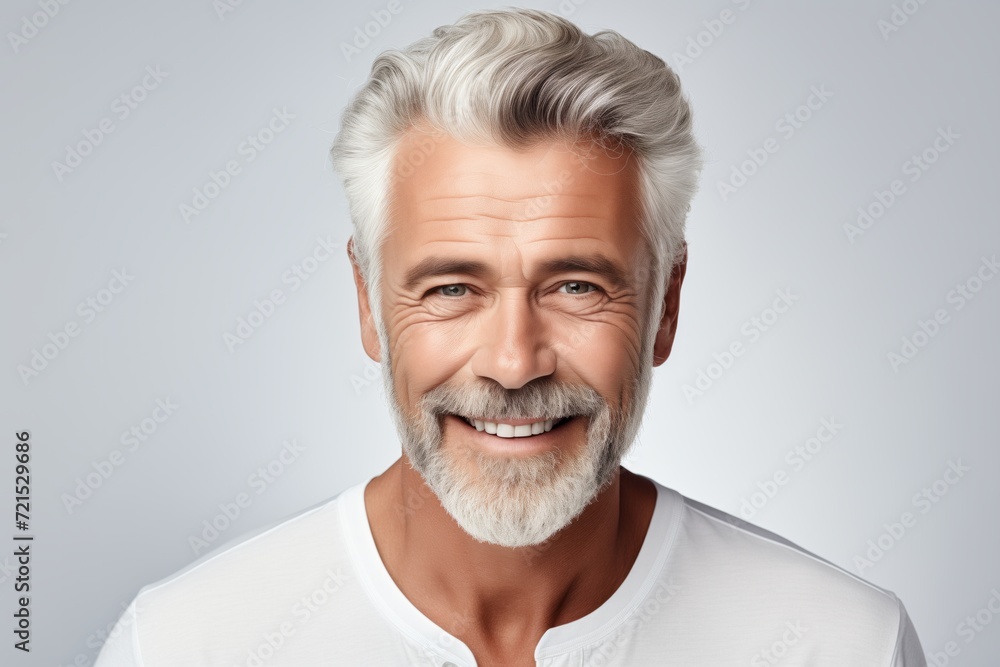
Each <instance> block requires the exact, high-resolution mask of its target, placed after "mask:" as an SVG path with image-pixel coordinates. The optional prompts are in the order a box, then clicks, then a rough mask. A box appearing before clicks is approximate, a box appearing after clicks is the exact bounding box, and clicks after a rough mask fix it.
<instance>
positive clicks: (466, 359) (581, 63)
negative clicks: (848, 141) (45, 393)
mask: <svg viewBox="0 0 1000 667" xmlns="http://www.w3.org/2000/svg"><path fill="white" fill-rule="evenodd" d="M333 158H334V165H335V167H336V169H337V170H338V172H339V174H340V175H341V177H342V178H343V181H344V185H345V188H346V191H347V194H348V198H349V202H350V206H351V214H352V218H353V221H354V224H355V234H354V235H353V237H352V239H351V241H350V243H349V244H348V253H349V256H350V259H351V262H352V265H353V270H354V280H355V284H356V287H357V293H358V303H359V312H360V319H361V336H362V341H363V344H364V349H365V351H366V352H367V354H368V355H369V356H370V357H371V358H372V359H374V360H376V361H378V362H380V363H381V367H382V369H383V376H384V381H385V387H386V390H387V391H386V394H387V397H388V400H389V403H390V408H391V410H392V414H393V417H394V419H395V423H396V426H397V429H398V432H399V435H400V439H401V445H402V456H401V457H400V459H399V460H397V461H396V463H394V464H393V465H392V466H390V467H389V469H388V470H386V471H384V472H383V473H382V474H380V475H378V476H375V477H374V478H372V479H370V480H366V481H365V482H363V483H359V484H357V485H356V486H354V487H352V488H349V489H347V490H346V491H344V492H343V493H341V494H340V495H338V496H337V497H335V498H333V499H332V500H329V501H326V502H324V503H323V504H321V505H320V506H317V507H314V508H312V509H310V510H308V511H306V512H303V513H300V514H298V515H296V516H294V517H292V518H290V519H286V520H284V521H282V522H280V523H279V524H277V525H275V526H272V527H269V528H268V529H266V530H263V531H261V532H259V533H257V534H256V535H253V536H252V537H250V538H247V539H243V540H241V541H239V542H238V543H236V544H234V545H229V546H227V547H225V548H224V549H221V550H219V551H217V552H215V553H213V554H210V555H209V556H207V557H205V558H203V559H201V560H200V561H198V562H196V563H195V564H193V565H192V566H191V567H189V568H188V569H186V570H184V571H182V572H181V573H179V574H177V575H175V576H174V577H172V578H170V579H167V580H165V581H163V582H159V583H157V584H154V585H151V586H147V587H145V588H144V589H142V591H140V593H139V595H138V596H137V597H136V599H135V600H134V602H133V604H132V605H131V607H130V608H129V609H128V610H127V611H126V613H125V614H124V615H123V617H122V619H121V620H120V622H119V627H118V630H117V632H116V634H115V635H114V638H113V639H112V640H111V641H109V643H108V644H107V645H106V647H105V648H104V650H103V652H102V655H101V658H100V660H99V662H98V664H99V665H100V666H101V667H111V666H113V665H138V664H146V665H196V664H198V665H200V664H206V665H207V664H219V665H247V666H251V665H319V664H325V665H352V666H353V665H429V666H430V665H432V666H434V667H448V666H451V667H456V666H461V667H471V666H473V665H480V666H483V667H485V666H487V665H489V666H500V665H504V666H509V665H516V666H523V665H538V666H544V667H564V666H565V667H568V666H570V665H572V666H574V667H576V666H580V665H595V666H596V665H747V664H749V665H751V666H757V665H776V664H781V665H813V666H815V665H830V666H837V667H844V666H846V665H852V666H854V665H871V666H873V667H875V666H878V667H890V666H897V667H898V666H901V665H906V666H908V667H912V666H916V665H924V664H925V662H924V659H923V657H922V651H921V648H920V643H919V641H918V639H917V636H916V633H915V631H914V628H913V625H912V624H911V622H910V620H909V618H908V616H907V613H906V611H905V609H904V607H903V605H902V603H901V602H900V601H899V600H898V599H897V598H896V597H895V596H894V595H893V594H892V593H890V592H888V591H885V590H882V589H879V588H877V587H875V586H873V585H871V584H869V583H867V582H865V581H862V580H861V579H858V578H857V577H855V576H853V575H851V574H849V573H847V572H846V571H844V570H842V569H840V568H838V567H836V566H834V565H832V564H830V563H828V562H826V561H824V560H822V559H820V558H818V557H816V556H814V555H812V554H809V553H808V552H806V551H804V550H802V549H801V548H799V547H797V546H796V545H794V544H792V543H790V542H788V541H786V540H784V539H782V538H781V537H779V536H777V535H774V534H771V533H768V532H766V531H764V530H761V529H760V528H757V527H755V526H753V525H750V524H747V523H745V522H743V521H741V520H739V519H736V518H734V517H731V516H729V515H726V514H724V513H722V512H720V511H718V510H715V509H713V508H711V507H707V506H705V505H702V504H700V503H698V502H695V501H693V500H690V499H687V498H685V497H683V496H682V495H680V494H679V493H677V492H676V491H673V490H671V489H668V488H666V487H664V486H662V485H661V484H659V483H658V482H656V481H654V480H651V479H648V478H646V477H643V476H640V475H637V474H635V473H632V472H629V471H627V470H625V469H624V468H622V467H621V465H620V463H621V460H622V457H623V456H624V455H625V453H626V452H627V451H628V449H629V447H630V446H631V445H632V443H633V441H634V440H635V438H636V434H637V432H638V429H639V425H640V423H641V420H642V415H643V412H644V410H645V406H646V399H647V396H648V393H649V388H650V380H651V377H652V369H653V367H654V366H658V365H660V364H662V363H663V362H664V361H665V360H666V359H667V357H668V356H669V355H670V350H671V345H672V343H673V338H674V332H675V331H676V327H677V317H678V307H679V298H680V289H681V283H682V281H683V279H684V272H685V266H686V261H687V255H686V245H685V243H684V238H683V230H684V220H685V217H686V214H687V211H688V208H689V205H690V201H691V198H692V196H693V194H694V192H695V189H696V187H697V174H698V172H699V170H700V166H701V161H700V160H701V158H700V151H699V148H698V146H697V144H696V142H695V141H694V139H693V136H692V131H691V112H690V109H689V107H688V104H687V102H686V101H685V100H684V98H683V97H682V95H681V91H680V86H679V83H678V80H677V77H676V76H675V74H674V73H673V72H672V71H671V70H670V69H669V68H668V67H667V66H666V65H665V64H664V63H663V61H662V60H660V59H659V58H657V57H655V56H653V55H651V54H650V53H648V52H646V51H644V50H642V49H640V48H638V47H636V46H635V45H634V44H632V43H631V42H629V41H628V40H626V39H624V38H623V37H622V36H620V35H618V34H617V33H614V32H610V31H606V32H601V33H597V34H595V35H586V34H583V33H582V32H580V30H579V29H578V28H576V27H575V26H574V25H573V24H571V23H569V22H568V21H566V20H564V19H561V18H559V17H556V16H554V15H551V14H548V13H545V12H540V11H532V10H505V11H484V12H476V13H472V14H469V15H467V16H465V17H464V18H463V19H462V20H460V21H459V22H458V23H456V24H455V25H451V26H445V27H442V28H438V29H437V30H435V31H434V34H433V37H430V38H427V39H424V40H421V41H418V42H416V43H415V44H413V45H412V46H410V47H409V48H408V49H406V50H403V51H390V52H387V53H384V54H382V55H381V56H379V57H378V59H377V60H376V62H375V64H374V66H373V68H372V72H371V77H370V79H369V81H368V82H367V83H366V85H365V86H364V87H363V88H362V89H361V91H360V92H359V93H358V94H357V96H356V97H355V99H354V100H353V101H352V103H351V104H350V106H349V108H348V109H347V111H346V113H345V115H344V119H343V126H342V129H341V132H340V134H339V135H338V137H337V139H336V142H335V144H334V147H333ZM352 446H359V445H358V444H357V443H355V444H354V445H352Z"/></svg>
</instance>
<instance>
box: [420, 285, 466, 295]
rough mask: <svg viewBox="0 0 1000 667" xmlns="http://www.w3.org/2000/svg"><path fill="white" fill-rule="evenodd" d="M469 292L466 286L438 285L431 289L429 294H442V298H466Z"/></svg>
mask: <svg viewBox="0 0 1000 667" xmlns="http://www.w3.org/2000/svg"><path fill="white" fill-rule="evenodd" d="M468 291H469V288H468V287H467V286H466V285H463V284H461V283H453V284H451V285H438V286H437V287H435V288H433V289H431V290H430V291H429V292H427V293H428V294H440V295H441V296H465V295H466V293H467V292H468Z"/></svg>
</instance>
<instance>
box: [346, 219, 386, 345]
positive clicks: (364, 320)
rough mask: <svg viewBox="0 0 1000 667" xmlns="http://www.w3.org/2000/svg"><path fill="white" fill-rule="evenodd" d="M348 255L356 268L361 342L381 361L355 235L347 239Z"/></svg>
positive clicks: (354, 268)
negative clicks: (355, 246)
mask: <svg viewBox="0 0 1000 667" xmlns="http://www.w3.org/2000/svg"><path fill="white" fill-rule="evenodd" d="M347 257H348V258H349V259H350V260H351V268H352V269H353V270H354V286H355V287H356V288H357V290H358V319H360V320H361V344H362V345H363V346H364V348H365V353H366V354H367V355H368V356H369V357H371V358H372V360H374V361H376V362H378V363H381V361H382V350H381V348H380V347H379V342H378V332H377V331H376V330H375V320H374V319H373V318H372V309H371V302H370V301H369V300H368V287H367V286H366V285H365V280H364V278H362V277H361V268H360V267H359V266H358V263H357V261H356V260H355V259H354V237H353V236H352V237H351V238H349V239H348V240H347Z"/></svg>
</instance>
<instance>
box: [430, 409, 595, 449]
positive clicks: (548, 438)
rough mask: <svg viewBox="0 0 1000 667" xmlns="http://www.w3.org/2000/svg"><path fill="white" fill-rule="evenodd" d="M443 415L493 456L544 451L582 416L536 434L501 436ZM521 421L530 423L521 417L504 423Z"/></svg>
mask: <svg viewBox="0 0 1000 667" xmlns="http://www.w3.org/2000/svg"><path fill="white" fill-rule="evenodd" d="M444 417H445V420H446V422H448V423H450V424H452V428H454V429H460V430H462V431H461V432H463V437H467V438H469V439H470V440H471V441H472V442H474V443H475V444H476V445H477V446H478V447H481V448H482V449H484V450H486V451H487V452H488V453H490V454H492V455H494V456H531V455H533V454H541V453H543V452H546V451H548V450H550V449H552V448H553V447H557V446H558V445H559V443H560V442H563V441H564V439H565V436H566V434H568V433H569V432H570V431H571V430H575V428H576V426H577V425H578V422H580V421H581V419H582V418H583V417H582V415H577V416H576V417H571V418H570V419H567V420H566V421H565V422H563V423H562V424H559V425H558V426H554V427H553V428H552V430H551V431H546V432H544V433H539V434H537V435H532V436H526V437H523V438H501V437H499V436H496V435H492V434H490V433H487V432H486V431H479V430H477V429H476V427H475V426H470V425H469V423H468V422H466V421H465V420H464V419H462V418H461V417H458V416H456V415H451V414H446V415H444ZM536 421H537V420H536ZM521 422H524V423H525V424H530V423H532V422H531V421H526V420H523V419H522V420H516V421H509V422H504V423H505V424H513V425H515V426H516V425H519V424H520V423H521Z"/></svg>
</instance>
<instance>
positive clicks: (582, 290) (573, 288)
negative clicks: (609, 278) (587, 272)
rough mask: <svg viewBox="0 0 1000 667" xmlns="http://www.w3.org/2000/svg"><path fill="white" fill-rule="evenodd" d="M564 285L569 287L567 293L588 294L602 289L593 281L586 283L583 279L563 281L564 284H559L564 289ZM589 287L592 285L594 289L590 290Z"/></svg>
mask: <svg viewBox="0 0 1000 667" xmlns="http://www.w3.org/2000/svg"><path fill="white" fill-rule="evenodd" d="M563 287H568V288H569V289H568V290H567V292H566V293H567V294H587V293H589V292H597V291H600V289H601V288H600V287H598V286H597V285H595V284H593V283H585V282H583V281H582V280H571V281H570V282H568V283H563V284H562V285H560V286H559V289H562V288H563ZM587 287H592V288H593V289H592V290H588V289H586V288H587Z"/></svg>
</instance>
